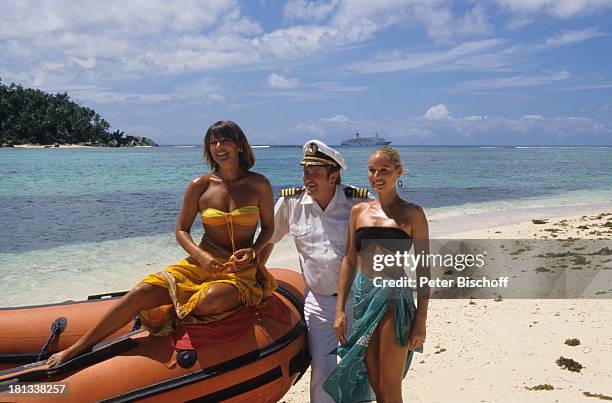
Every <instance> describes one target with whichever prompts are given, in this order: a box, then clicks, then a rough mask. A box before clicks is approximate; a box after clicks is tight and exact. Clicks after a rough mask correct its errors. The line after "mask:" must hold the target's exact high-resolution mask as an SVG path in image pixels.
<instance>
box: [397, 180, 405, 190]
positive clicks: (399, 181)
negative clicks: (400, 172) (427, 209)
mask: <svg viewBox="0 0 612 403" xmlns="http://www.w3.org/2000/svg"><path fill="white" fill-rule="evenodd" d="M397 186H398V187H400V188H401V187H402V186H404V184H403V183H402V180H401V179H400V180H398V181H397Z"/></svg>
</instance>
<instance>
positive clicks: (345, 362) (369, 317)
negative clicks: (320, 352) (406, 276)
mask: <svg viewBox="0 0 612 403" xmlns="http://www.w3.org/2000/svg"><path fill="white" fill-rule="evenodd" d="M353 292H354V294H355V319H354V321H353V331H352V333H351V335H350V336H349V338H348V340H347V342H346V344H344V345H342V346H340V347H338V355H339V356H340V357H341V360H340V363H339V364H338V366H337V367H336V369H334V371H333V372H332V373H331V375H330V376H329V378H327V380H326V381H325V383H324V384H323V389H324V390H325V391H326V392H327V393H328V394H329V395H330V396H332V397H333V398H334V400H335V401H336V402H350V403H355V402H369V401H374V400H376V395H375V394H374V390H373V389H372V387H371V386H370V382H369V381H368V371H367V369H366V366H365V357H366V354H367V351H368V344H369V342H370V338H371V337H372V334H373V333H374V331H375V330H376V328H377V327H378V324H379V323H380V321H381V320H382V318H383V316H384V315H385V313H386V312H387V310H388V309H389V305H390V304H391V302H395V340H396V341H397V343H398V344H399V345H401V346H406V345H408V342H409V336H410V325H411V324H412V321H413V320H414V316H415V311H416V306H415V304H414V298H413V296H412V288H408V287H393V288H391V287H375V286H374V283H373V280H372V278H370V277H367V276H365V275H363V274H362V273H361V271H359V273H358V274H357V276H356V278H355V282H354V285H353ZM415 351H418V352H421V353H422V352H423V346H419V347H418V348H417V349H416V350H415ZM413 354H414V351H409V352H408V357H407V359H406V364H405V366H404V376H406V373H407V372H408V369H409V368H410V363H411V361H412V356H413ZM383 365H384V364H383Z"/></svg>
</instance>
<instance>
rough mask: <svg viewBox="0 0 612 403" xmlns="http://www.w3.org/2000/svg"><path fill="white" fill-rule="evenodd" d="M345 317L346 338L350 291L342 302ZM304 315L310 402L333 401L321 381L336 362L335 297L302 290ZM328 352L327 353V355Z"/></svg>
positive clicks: (349, 314) (351, 296) (351, 298)
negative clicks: (304, 300) (309, 356)
mask: <svg viewBox="0 0 612 403" xmlns="http://www.w3.org/2000/svg"><path fill="white" fill-rule="evenodd" d="M345 311H346V318H347V322H348V331H347V337H348V336H349V335H350V332H351V326H352V324H353V294H349V297H348V298H347V301H346V307H345ZM304 316H305V318H306V325H307V326H308V349H309V350H310V355H311V356H312V362H311V363H310V402H311V403H328V402H329V403H333V401H334V400H333V399H332V398H331V396H330V395H328V394H327V392H325V391H324V390H323V383H324V382H325V380H326V379H327V377H329V375H330V374H331V373H332V371H333V370H334V369H335V368H336V366H337V365H338V356H337V355H336V353H335V352H333V353H332V351H333V350H335V349H336V347H338V338H337V337H336V332H334V319H335V316H336V297H335V296H329V295H320V294H315V293H313V292H312V291H310V290H306V302H305V303H304ZM330 353H331V354H330Z"/></svg>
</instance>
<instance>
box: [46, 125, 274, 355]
mask: <svg viewBox="0 0 612 403" xmlns="http://www.w3.org/2000/svg"><path fill="white" fill-rule="evenodd" d="M204 157H205V158H206V160H207V162H208V163H209V165H210V167H211V169H212V171H213V172H212V173H210V174H207V175H202V176H200V177H198V178H196V179H194V180H193V181H191V182H190V183H189V185H188V186H187V190H186V192H185V196H184V200H183V205H182V207H181V210H180V213H179V216H178V220H177V223H176V231H175V233H176V239H177V241H178V243H179V244H180V245H181V246H182V247H183V249H185V251H186V252H187V253H188V254H189V257H187V258H186V259H184V260H182V261H181V262H179V263H178V264H175V265H171V266H168V267H167V268H166V269H165V270H163V271H162V272H159V273H156V274H150V275H148V276H147V277H145V279H144V280H142V282H141V283H140V284H138V285H137V286H136V287H134V288H133V289H132V290H131V291H130V292H128V293H127V294H126V295H125V296H124V297H123V298H121V300H120V301H119V302H118V303H117V304H116V305H115V306H114V307H113V308H111V310H110V311H109V312H107V313H106V314H105V315H104V316H103V318H102V319H101V321H100V322H99V323H98V324H97V325H96V326H95V327H94V328H93V329H92V330H90V331H89V332H87V333H86V334H85V335H83V337H81V338H80V339H79V340H78V341H77V342H76V343H75V344H74V345H72V346H71V347H69V348H67V349H66V350H64V351H61V352H59V353H57V354H54V355H52V356H51V357H50V358H49V360H48V364H49V366H56V365H60V364H62V363H64V362H66V361H67V360H69V359H71V358H73V357H75V356H76V355H78V354H81V353H83V352H86V351H88V350H90V349H91V348H92V347H93V346H94V345H95V344H96V343H98V342H99V341H100V340H102V339H104V338H105V337H107V336H108V335H110V334H112V333H113V332H115V331H116V330H117V329H119V328H121V327H123V326H124V325H125V324H127V323H128V322H130V321H131V320H133V319H134V317H135V316H136V314H137V313H140V316H141V318H142V320H143V324H144V326H145V327H146V328H148V329H149V330H150V331H151V333H153V334H156V335H167V334H170V333H172V332H173V331H174V330H175V329H176V327H177V326H178V325H179V324H194V323H210V322H213V321H216V320H220V319H223V318H225V317H227V316H229V315H231V314H232V313H234V312H236V311H237V310H238V309H240V308H241V307H243V306H244V305H252V306H256V305H259V304H260V303H261V302H262V301H263V299H265V298H266V297H268V296H270V295H272V292H273V290H274V289H275V288H276V282H275V280H274V278H273V277H272V275H271V274H270V273H269V272H268V271H267V270H266V268H265V267H264V266H263V265H261V264H259V263H258V259H257V254H258V253H259V251H260V249H261V248H262V247H263V246H264V245H266V243H267V242H268V240H269V239H270V237H271V236H272V232H273V230H274V204H273V201H274V200H273V196H272V187H271V186H270V182H269V181H268V179H267V178H266V177H265V176H263V175H260V174H257V173H255V172H251V171H249V170H250V168H251V167H252V166H253V165H254V164H255V158H254V156H253V151H252V150H251V146H250V145H249V143H248V141H247V139H246V137H245V135H244V133H243V132H242V129H240V127H239V126H238V125H236V124H235V123H234V122H231V121H226V120H222V121H219V122H217V123H215V124H213V125H212V126H211V127H210V128H209V129H208V130H207V132H206V136H205V137H204ZM197 215H200V216H201V218H202V222H203V225H204V236H203V237H202V241H201V242H200V244H199V245H198V244H196V243H195V242H194V240H193V239H192V237H191V234H190V231H191V227H192V225H193V221H194V219H195V217H196V216H197ZM258 222H259V223H260V224H261V231H260V233H259V236H258V237H257V240H256V241H255V242H253V239H254V237H255V229H256V228H257V224H258Z"/></svg>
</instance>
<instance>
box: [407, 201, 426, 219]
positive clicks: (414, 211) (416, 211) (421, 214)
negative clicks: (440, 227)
mask: <svg viewBox="0 0 612 403" xmlns="http://www.w3.org/2000/svg"><path fill="white" fill-rule="evenodd" d="M401 207H402V212H403V214H402V215H404V217H406V218H412V219H423V218H425V211H424V210H423V207H421V206H419V205H418V204H416V203H413V202H409V201H403V203H402V206H401Z"/></svg>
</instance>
